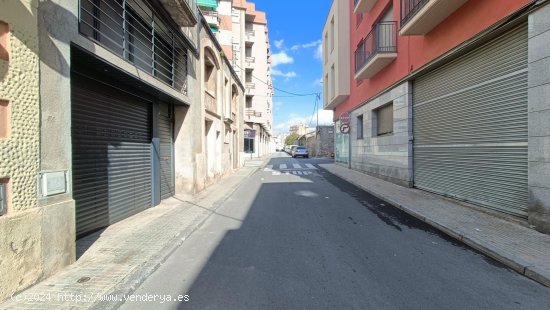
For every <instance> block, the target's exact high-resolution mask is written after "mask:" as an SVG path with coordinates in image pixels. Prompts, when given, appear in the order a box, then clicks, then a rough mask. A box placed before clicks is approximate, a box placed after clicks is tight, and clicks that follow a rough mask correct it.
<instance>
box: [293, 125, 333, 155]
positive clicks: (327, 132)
mask: <svg viewBox="0 0 550 310" xmlns="http://www.w3.org/2000/svg"><path fill="white" fill-rule="evenodd" d="M334 137H335V133H334V125H330V126H329V125H320V126H317V128H316V130H314V131H312V132H308V133H307V134H305V135H303V136H301V137H300V138H299V139H298V145H303V146H307V148H308V152H309V156H312V157H334Z"/></svg>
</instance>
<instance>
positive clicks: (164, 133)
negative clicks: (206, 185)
mask: <svg viewBox="0 0 550 310" xmlns="http://www.w3.org/2000/svg"><path fill="white" fill-rule="evenodd" d="M172 124H173V123H172V110H171V106H170V105H168V104H166V103H161V104H160V105H159V140H160V198H161V199H166V198H169V197H171V196H173V195H174V152H173V149H174V147H173V142H172V141H173V139H172V131H173V127H172V126H173V125H172Z"/></svg>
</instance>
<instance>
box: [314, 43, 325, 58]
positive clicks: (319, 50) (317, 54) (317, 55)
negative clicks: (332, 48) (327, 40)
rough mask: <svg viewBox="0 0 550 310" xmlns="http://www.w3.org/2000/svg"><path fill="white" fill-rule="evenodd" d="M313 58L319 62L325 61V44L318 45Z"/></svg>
mask: <svg viewBox="0 0 550 310" xmlns="http://www.w3.org/2000/svg"><path fill="white" fill-rule="evenodd" d="M313 57H315V58H316V59H319V60H322V59H323V44H319V45H317V48H316V49H315V54H313Z"/></svg>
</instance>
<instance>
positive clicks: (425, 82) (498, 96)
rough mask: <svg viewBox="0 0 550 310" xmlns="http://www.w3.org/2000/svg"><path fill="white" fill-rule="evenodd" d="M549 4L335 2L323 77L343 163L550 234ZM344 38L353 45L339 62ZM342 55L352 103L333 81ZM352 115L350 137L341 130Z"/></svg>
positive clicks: (435, 0)
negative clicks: (342, 120)
mask: <svg viewBox="0 0 550 310" xmlns="http://www.w3.org/2000/svg"><path fill="white" fill-rule="evenodd" d="M342 2H346V3H345V4H343V3H342ZM547 4H548V2H547V1H530V0H518V1H496V0H495V1H492V0H487V1H467V0H456V1H440V0H426V1H417V0H378V1H376V0H354V1H351V0H349V1H334V2H333V7H332V8H331V12H330V13H329V16H328V18H327V22H326V24H325V28H324V31H323V51H324V54H325V55H324V57H325V61H326V62H327V63H328V65H326V66H324V73H323V74H324V78H325V85H327V87H325V98H324V107H325V109H332V110H334V112H335V113H334V115H335V118H336V119H335V121H336V122H337V126H336V127H337V128H336V137H335V139H336V149H337V150H336V160H337V162H339V163H341V164H343V165H346V166H349V167H351V168H352V169H356V170H359V171H362V172H365V173H367V174H369V175H372V176H376V177H378V178H381V179H384V180H387V181H390V182H393V183H396V184H400V185H403V186H407V187H416V188H419V189H422V190H426V191H430V192H433V193H437V194H441V195H445V196H448V197H451V198H454V199H459V200H462V201H467V202H470V203H473V204H477V205H479V206H481V207H483V208H486V209H488V210H491V211H496V212H497V213H500V214H505V215H510V216H514V217H518V218H523V219H526V220H528V222H529V224H531V225H532V226H533V227H534V228H535V229H537V230H539V231H542V232H545V233H550V203H549V202H548V201H550V200H549V199H548V197H550V181H549V180H550V168H549V167H550V161H549V156H550V155H549V154H550V151H549V149H548V145H549V143H548V141H550V140H549V139H550V131H549V130H550V126H549V125H548V122H544V121H542V120H543V119H549V117H550V114H549V112H548V111H549V108H550V104H549V103H548V101H547V100H544V99H543V98H546V97H547V96H546V94H547V92H548V90H549V89H550V88H549V86H548V85H549V84H548V83H549V82H550V81H549V80H548V76H549V75H548V74H547V72H545V71H544V70H545V69H542V68H546V67H547V66H548V57H547V56H548V55H549V54H550V47H548V45H547V44H544V43H543V42H545V40H547V38H546V37H547V34H548V33H549V32H548V30H549V28H548V27H549V26H548V23H546V22H544V21H545V20H548V18H549V17H550V15H549V14H550V6H548V5H547ZM345 5H348V6H349V8H348V10H347V12H348V13H347V15H345V14H342V13H341V11H340V10H339V9H340V8H342V7H345ZM343 9H345V8H343ZM346 27H349V30H346ZM331 29H334V31H332V30H331ZM346 31H347V32H348V33H349V41H348V42H347V45H346V44H335V48H334V50H333V49H332V48H331V46H332V45H331V42H333V41H335V42H337V41H338V40H341V37H343V36H345V35H346ZM342 46H344V48H342ZM348 47H349V51H348V50H347V49H348ZM341 49H342V50H344V52H345V53H348V59H349V61H348V60H344V61H343V64H338V63H337V62H335V63H336V65H335V70H334V71H335V73H334V75H336V74H337V71H338V70H337V69H338V67H349V75H348V77H347V81H349V94H346V91H345V86H344V87H343V88H344V90H339V89H340V88H342V86H341V85H338V83H339V82H340V81H339V79H336V80H335V82H332V81H331V80H330V78H331V76H332V75H333V73H332V72H331V70H332V65H331V64H330V60H331V59H333V58H335V57H337V55H338V53H340V50H341ZM331 57H332V58H331ZM339 69H340V70H342V68H339ZM327 77H328V82H327ZM332 83H335V86H332V85H333V84H332ZM344 83H346V82H344ZM342 98H343V99H342ZM344 112H349V113H350V114H351V122H350V129H351V130H350V132H349V133H342V132H340V128H339V127H340V122H339V119H338V118H339V116H340V115H342V113H344ZM342 154H344V155H345V156H342Z"/></svg>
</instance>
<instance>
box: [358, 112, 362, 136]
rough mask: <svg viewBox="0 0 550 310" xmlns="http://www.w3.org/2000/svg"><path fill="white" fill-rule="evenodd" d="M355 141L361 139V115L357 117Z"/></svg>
mask: <svg viewBox="0 0 550 310" xmlns="http://www.w3.org/2000/svg"><path fill="white" fill-rule="evenodd" d="M357 139H363V115H359V116H357Z"/></svg>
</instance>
